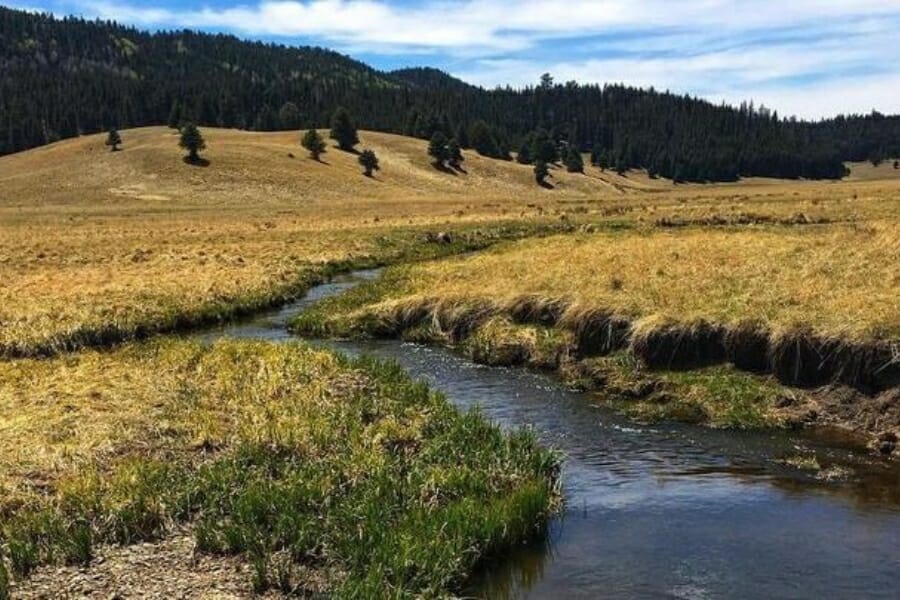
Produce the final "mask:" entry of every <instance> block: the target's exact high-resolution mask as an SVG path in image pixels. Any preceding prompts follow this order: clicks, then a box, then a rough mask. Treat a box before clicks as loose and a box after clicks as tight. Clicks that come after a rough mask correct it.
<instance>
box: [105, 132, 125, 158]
mask: <svg viewBox="0 0 900 600" xmlns="http://www.w3.org/2000/svg"><path fill="white" fill-rule="evenodd" d="M121 144H122V136H120V135H119V132H118V131H117V130H116V128H115V127H113V128H111V129H110V130H109V135H107V136H106V145H107V146H109V151H110V152H115V151H117V150H118V149H119V146H120V145H121Z"/></svg>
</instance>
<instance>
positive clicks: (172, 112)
mask: <svg viewBox="0 0 900 600" xmlns="http://www.w3.org/2000/svg"><path fill="white" fill-rule="evenodd" d="M166 123H167V124H168V126H169V127H171V128H172V129H178V128H179V127H181V105H180V104H178V101H177V100H175V101H173V102H172V108H170V109H169V118H168V119H167V121H166Z"/></svg>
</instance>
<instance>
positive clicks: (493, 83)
mask: <svg viewBox="0 0 900 600" xmlns="http://www.w3.org/2000/svg"><path fill="white" fill-rule="evenodd" d="M3 5H4V6H8V7H9V8H12V9H19V10H29V11H34V12H46V13H50V14H52V15H54V16H56V17H59V18H63V17H66V16H75V17H83V18H86V19H95V18H97V19H102V20H111V21H116V22H117V23H119V24H121V25H124V26H133V27H136V28H138V29H142V30H146V31H150V32H156V31H164V30H173V29H177V30H180V29H191V30H195V31H198V32H203V33H228V34H232V35H235V36H236V37H238V38H240V39H243V40H247V41H262V42H274V43H278V44H282V45H285V46H294V47H297V46H320V47H324V48H328V49H331V50H334V51H335V52H339V53H341V54H345V55H348V56H350V57H352V58H354V59H355V60H358V61H360V62H363V63H365V64H367V65H369V66H371V67H373V68H375V69H377V70H381V71H393V70H397V69H402V68H417V67H431V68H435V69H438V70H441V71H444V72H445V73H447V74H449V75H451V76H453V77H456V78H458V79H460V80H462V81H464V82H466V83H469V84H471V85H475V86H479V87H483V88H485V89H494V88H496V87H505V86H510V87H513V88H522V87H525V86H527V85H536V84H537V83H538V81H539V78H540V75H541V74H542V73H545V72H548V73H550V74H551V75H552V76H553V77H554V78H555V80H556V82H557V83H563V82H566V81H576V82H578V83H579V84H584V85H589V84H597V85H605V84H609V85H617V84H623V85H626V86H631V87H636V88H642V89H649V88H653V89H655V90H657V91H660V92H663V91H668V92H671V93H673V94H677V95H690V96H692V97H696V98H700V99H703V100H707V101H709V102H712V103H714V104H721V103H725V104H728V105H730V106H739V105H740V104H742V103H744V102H746V103H750V102H753V103H754V105H756V106H765V107H767V108H769V109H770V110H773V111H777V112H778V114H779V116H781V117H785V118H790V117H792V116H796V117H798V118H800V119H804V120H812V121H816V120H820V119H823V118H825V119H827V118H833V117H836V116H839V115H854V114H856V115H866V114H870V113H871V112H872V111H873V110H874V111H877V112H880V113H882V114H900V64H898V63H896V62H892V61H890V60H888V59H887V57H888V56H890V53H891V52H892V51H893V50H894V47H893V45H894V42H893V38H894V36H895V32H896V31H897V30H898V28H900V27H898V26H900V2H897V1H895V0H890V1H888V2H875V1H871V0H862V1H857V2H848V1H842V0H826V1H825V2H815V1H812V0H800V1H798V2H792V3H791V4H790V5H789V6H787V5H785V6H782V5H781V3H775V2H771V1H769V0H761V1H760V2H757V3H754V4H753V6H748V5H746V4H745V3H740V2H736V1H734V0H681V1H680V2H661V1H659V0H637V1H635V2H625V1H623V0H609V1H606V2H596V1H588V0H572V1H569V2H562V1H559V0H546V1H544V2H536V1H534V0H525V1H523V2H521V3H519V4H518V5H517V6H516V7H514V8H510V7H509V6H508V5H507V4H505V3H502V2H499V1H497V0H468V1H452V0H451V1H444V0H427V1H426V2H421V3H416V2H410V1H408V0H350V1H347V0H312V1H309V0H305V1H299V0H282V1H262V2H258V3H255V4H243V3H241V2H240V0H210V1H209V2H208V3H207V4H204V5H202V6H201V8H200V9H199V10H183V9H181V8H180V6H181V5H179V4H178V3H176V2H175V1H174V0H150V1H148V0H128V1H127V3H115V4H113V3H111V2H107V1H105V0H24V1H23V2H18V1H17V2H12V3H5V4H3Z"/></svg>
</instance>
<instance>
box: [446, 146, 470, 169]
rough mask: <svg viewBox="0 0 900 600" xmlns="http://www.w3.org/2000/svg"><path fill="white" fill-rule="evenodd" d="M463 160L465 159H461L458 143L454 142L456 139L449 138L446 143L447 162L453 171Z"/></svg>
mask: <svg viewBox="0 0 900 600" xmlns="http://www.w3.org/2000/svg"><path fill="white" fill-rule="evenodd" d="M464 160H466V159H465V157H463V154H462V150H461V149H460V147H459V142H457V141H456V138H451V139H450V141H449V142H447V162H448V163H449V164H450V166H451V167H453V168H454V169H458V168H459V166H460V165H461V164H462V162H463V161H464Z"/></svg>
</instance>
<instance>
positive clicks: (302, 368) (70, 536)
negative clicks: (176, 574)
mask: <svg viewBox="0 0 900 600" xmlns="http://www.w3.org/2000/svg"><path fill="white" fill-rule="evenodd" d="M3 367H4V368H5V369H6V370H7V375H9V374H10V372H12V377H4V378H2V379H0V381H2V382H3V383H2V387H3V389H4V392H6V393H5V394H4V398H5V399H6V401H12V402H14V403H18V404H21V402H22V401H27V400H28V399H32V400H33V402H34V404H35V405H39V406H42V407H43V412H40V411H34V410H30V409H31V408H33V407H22V410H20V411H19V413H20V414H22V415H28V419H24V418H23V420H22V421H21V422H19V423H13V424H10V425H7V426H6V427H7V428H8V429H10V431H9V433H12V432H13V431H15V432H20V433H21V434H22V435H20V436H19V437H18V448H15V447H13V445H12V444H10V445H8V446H4V447H2V448H0V458H2V459H3V461H2V463H0V466H2V471H0V476H2V477H0V482H2V483H3V485H4V486H5V490H4V491H5V492H6V493H5V494H4V500H3V504H2V506H0V548H2V550H0V553H2V556H3V560H0V564H2V565H4V569H8V570H9V572H10V573H11V574H13V575H14V577H15V578H17V579H20V580H21V579H22V578H26V577H27V575H28V574H29V573H30V572H31V571H33V570H34V569H35V568H37V567H39V566H40V565H43V564H47V563H68V564H87V563H89V562H90V560H91V558H92V556H93V553H94V549H95V548H96V547H97V545H98V544H131V543H135V542H138V541H142V540H149V539H154V538H157V537H159V536H164V535H166V533H167V532H168V531H169V530H170V528H171V527H172V526H173V525H174V524H177V523H191V524H192V527H193V531H194V535H195V537H196V541H197V545H198V548H199V550H200V551H202V552H208V553H213V554H228V555H231V554H237V555H240V556H243V557H246V559H247V560H249V561H250V562H251V564H252V565H253V570H254V573H255V575H254V586H255V587H256V588H257V589H258V590H264V589H268V588H271V587H277V588H280V589H282V590H283V591H289V592H296V593H302V592H303V590H304V586H305V585H308V584H310V582H309V581H304V579H303V577H304V576H303V574H304V573H306V574H307V576H308V573H309V571H310V569H311V570H312V571H314V572H315V573H316V580H317V581H319V580H324V581H326V582H327V589H328V590H329V592H330V593H332V594H333V595H335V596H338V597H371V596H373V595H384V594H385V593H387V595H389V596H392V597H407V596H409V597H413V596H423V595H424V596H432V597H433V596H436V595H444V594H447V593H449V592H452V591H453V590H455V589H458V586H459V585H461V582H462V581H463V580H464V579H465V577H466V576H467V575H468V574H469V573H470V571H471V569H472V568H473V566H474V565H475V564H476V563H477V562H478V561H480V560H481V559H482V558H484V557H485V556H488V555H490V554H492V553H494V552H498V551H500V550H501V549H502V548H504V547H507V546H508V545H510V544H515V543H518V542H519V541H521V540H523V539H525V538H527V537H529V536H531V535H534V534H537V533H539V532H540V531H541V527H542V523H543V522H544V519H545V517H546V516H547V514H548V511H550V510H551V509H552V506H553V504H554V502H555V499H556V496H557V490H556V477H557V459H556V457H555V456H554V455H553V454H552V453H550V452H548V451H545V450H542V449H540V448H539V447H538V446H537V445H536V443H535V440H534V439H533V437H532V436H531V435H530V434H529V433H527V432H518V433H510V434H504V433H502V432H501V431H500V430H499V429H498V428H497V427H495V426H493V425H490V424H488V423H487V422H485V421H484V419H482V418H481V417H480V416H479V415H477V414H475V413H465V414H461V413H459V412H458V411H456V410H455V409H454V408H453V407H451V406H450V405H449V404H448V403H447V402H446V401H445V400H444V398H443V397H441V396H440V395H439V394H436V393H434V392H432V391H430V390H429V389H428V388H427V387H426V386H424V385H422V384H418V383H415V382H413V381H411V380H410V379H409V378H408V376H406V375H405V374H404V373H403V371H402V370H401V369H400V368H399V367H397V366H394V365H390V364H383V363H378V362H373V361H370V360H366V359H361V360H349V359H345V358H342V357H339V356H336V355H333V354H331V353H328V352H323V351H316V350H312V349H310V348H308V347H305V346H303V345H293V344H287V345H274V344H265V343H248V342H228V343H220V344H217V345H215V346H213V347H203V346H200V345H196V344H193V343H188V342H174V341H173V342H166V343H158V344H149V345H146V344H145V345H133V346H127V347H125V348H123V349H121V350H117V351H115V352H114V353H111V354H104V355H99V354H97V353H92V352H85V353H81V354H79V355H77V356H73V357H68V358H61V359H53V360H50V361H29V360H25V361H13V362H11V363H4V364H3ZM34 381H40V382H43V385H44V386H45V387H44V388H43V389H41V388H38V389H31V388H30V386H29V383H30V382H34ZM98 387H99V388H101V389H100V390H98V389H97V388H98ZM51 389H52V390H53V393H55V394H57V395H59V396H61V397H64V400H57V401H56V402H54V401H50V398H48V397H46V396H44V391H45V390H46V391H47V392H49V391H50V390H51ZM98 391H99V393H100V394H102V397H103V398H104V402H99V401H98V397H97V395H96V394H97V393H98ZM26 408H27V409H29V410H25V409H26ZM73 412H75V414H76V415H77V418H76V419H70V415H71V413H73ZM4 414H8V412H7V411H6V410H4ZM62 424H67V426H68V427H69V428H72V427H84V428H87V429H86V430H84V431H73V432H72V435H71V436H70V437H68V438H67V441H66V444H65V446H64V447H60V448H59V450H60V451H59V452H58V453H49V454H46V455H43V456H42V455H41V453H40V450H41V448H42V447H43V446H44V444H45V443H46V444H48V446H49V447H50V448H53V447H54V445H55V444H58V443H59V441H58V439H57V432H58V430H59V429H61V428H63V427H61V425H62ZM4 425H6V424H5V422H4ZM111 432H116V433H119V434H120V435H118V436H117V435H115V434H112V433H111ZM7 438H8V436H6V435H4V436H3V439H7ZM101 440H102V441H104V442H106V443H108V444H109V447H108V448H105V449H103V448H98V447H97V446H96V444H97V442H98V441H101ZM17 450H20V451H19V452H17ZM28 451H30V452H32V453H34V454H35V455H36V458H35V459H34V461H33V462H32V464H30V465H28V467H27V468H23V467H24V465H23V464H22V463H21V456H22V455H23V454H24V453H26V452H28ZM38 484H39V485H40V487H39V488H38V487H37V485H38ZM301 567H302V568H301ZM5 573H6V571H5V570H4V571H3V572H2V574H4V576H5ZM0 589H2V588H0Z"/></svg>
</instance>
